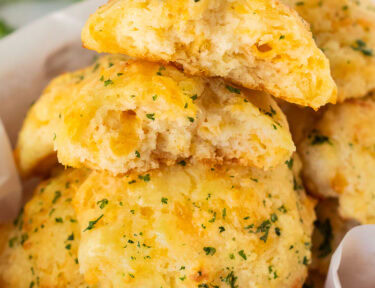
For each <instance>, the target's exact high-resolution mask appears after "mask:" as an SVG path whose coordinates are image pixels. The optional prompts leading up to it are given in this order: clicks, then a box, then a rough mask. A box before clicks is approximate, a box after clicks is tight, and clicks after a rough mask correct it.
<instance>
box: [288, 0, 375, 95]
mask: <svg viewBox="0 0 375 288" xmlns="http://www.w3.org/2000/svg"><path fill="white" fill-rule="evenodd" d="M283 2H285V3H287V4H289V5H290V6H291V7H292V8H295V9H296V10H297V11H298V12H299V13H300V15H301V16H302V17H303V18H304V19H305V20H306V21H307V22H309V23H310V24H311V29H312V32H313V34H314V37H315V40H316V43H317V45H318V46H319V47H320V48H321V49H322V50H323V51H324V53H325V55H326V56H327V57H328V59H329V61H330V64H331V71H332V76H333V79H334V80H335V81H336V84H337V87H338V101H339V102H342V101H344V100H345V99H348V98H358V97H364V96H366V94H367V93H369V92H370V91H373V90H374V89H375V50H374V49H375V5H374V2H373V1H371V0H358V1H353V0H324V1H317V0H304V1H298V0H283ZM301 3H302V4H301Z"/></svg>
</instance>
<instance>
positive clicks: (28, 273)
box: [0, 170, 90, 288]
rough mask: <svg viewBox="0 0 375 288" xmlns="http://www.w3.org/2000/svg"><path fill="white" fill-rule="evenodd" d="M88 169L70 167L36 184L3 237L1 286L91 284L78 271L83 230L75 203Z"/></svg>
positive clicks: (0, 263)
mask: <svg viewBox="0 0 375 288" xmlns="http://www.w3.org/2000/svg"><path fill="white" fill-rule="evenodd" d="M87 174H88V171H86V170H67V171H64V172H61V173H60V174H59V175H57V176H56V177H54V178H51V179H48V180H46V181H45V182H43V183H42V184H40V185H39V186H38V187H37V188H36V190H35V193H34V196H33V197H32V198H31V200H30V201H29V202H28V203H27V204H26V206H25V207H24V209H23V210H22V211H21V213H20V215H19V216H18V218H17V219H16V220H15V221H14V223H13V225H11V226H12V227H11V228H10V229H9V230H10V232H9V233H8V234H9V235H8V236H7V237H2V238H3V239H4V240H5V241H6V246H5V248H4V249H3V250H2V252H1V255H0V283H1V285H2V286H1V287H14V288H18V287H19V288H21V287H56V288H57V287H61V288H62V287H82V288H86V287H90V286H89V285H87V283H85V282H84V279H83V276H82V275H81V274H80V273H79V265H78V259H77V250H78V243H79V239H80V230H79V226H78V223H77V220H76V216H75V213H74V209H73V207H72V205H71V201H72V197H73V196H74V194H75V192H76V190H77V188H78V187H79V186H80V185H81V184H82V182H83V181H84V179H85V178H86V176H87Z"/></svg>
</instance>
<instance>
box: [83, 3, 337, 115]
mask: <svg viewBox="0 0 375 288" xmlns="http://www.w3.org/2000/svg"><path fill="white" fill-rule="evenodd" d="M82 40H83V44H84V46H85V47H87V48H89V49H93V50H96V51H98V52H109V53H121V54H126V55H129V56H132V57H137V58H140V59H147V60H150V61H155V62H165V63H167V62H173V63H176V65H178V66H180V67H182V68H183V69H184V71H185V72H186V73H189V74H193V75H204V76H211V77H212V76H219V77H223V78H225V79H227V80H229V81H231V82H233V83H236V84H238V85H240V86H243V87H247V88H250V89H257V90H258V89H259V90H265V91H267V92H268V93H270V94H271V95H274V96H276V97H280V98H282V99H285V100H287V101H290V102H293V103H298V104H301V105H305V106H311V107H313V108H314V109H317V108H318V107H320V106H322V105H324V104H326V103H327V102H335V100H336V86H335V83H334V81H333V80H332V78H331V75H330V68H329V63H328V60H327V59H326V57H325V56H324V54H323V53H322V52H321V51H320V50H319V49H318V48H317V46H316V44H315V42H314V40H313V38H312V35H311V33H310V31H309V30H308V28H307V26H306V25H305V23H304V22H303V20H302V19H301V18H300V17H299V16H298V15H297V13H296V12H295V11H294V10H292V9H290V8H288V7H287V6H285V5H284V4H281V3H280V2H279V1H275V0H272V1H270V0H267V1H266V0H257V1H246V0H236V1H235V0H224V1H215V0H201V1H192V0H181V1H172V0H167V1H158V0H147V1H136V0H113V1H109V2H108V3H107V4H106V5H104V6H102V7H100V8H99V9H98V10H97V11H96V13H94V14H93V15H92V16H91V17H90V18H89V20H88V22H87V23H86V26H85V28H84V29H83V31H82Z"/></svg>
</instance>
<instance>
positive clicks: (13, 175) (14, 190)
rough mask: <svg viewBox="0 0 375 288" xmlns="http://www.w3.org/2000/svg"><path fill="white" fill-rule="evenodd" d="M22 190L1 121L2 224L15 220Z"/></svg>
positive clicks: (0, 201) (0, 184)
mask: <svg viewBox="0 0 375 288" xmlns="http://www.w3.org/2000/svg"><path fill="white" fill-rule="evenodd" d="M21 198H22V188H21V182H20V180H19V177H18V174H17V169H16V165H15V163H14V160H13V155H12V149H11V146H10V143H9V140H8V136H7V135H6V133H5V129H4V126H3V122H2V121H1V119H0V222H5V221H9V220H11V219H13V218H14V217H15V216H16V215H17V213H18V211H19V209H20V206H21Z"/></svg>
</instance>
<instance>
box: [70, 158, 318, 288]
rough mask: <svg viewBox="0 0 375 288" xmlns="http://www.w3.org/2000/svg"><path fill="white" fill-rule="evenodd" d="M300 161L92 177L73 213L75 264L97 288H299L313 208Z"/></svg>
mask: <svg viewBox="0 0 375 288" xmlns="http://www.w3.org/2000/svg"><path fill="white" fill-rule="evenodd" d="M298 167H300V165H299V163H298V159H294V160H290V161H288V163H287V164H282V165H280V166H278V167H277V168H274V169H272V171H267V172H264V171H263V170H259V169H256V168H248V167H239V166H236V165H225V166H222V167H219V166H210V165H189V164H188V165H186V166H184V167H183V166H181V165H177V166H169V167H165V166H164V167H161V168H160V169H157V170H153V171H151V172H149V173H147V174H140V175H137V174H130V175H128V176H121V177H119V176H117V177H115V176H111V175H109V174H106V173H104V172H97V171H96V172H93V173H92V174H91V175H90V176H89V178H88V179H87V181H86V182H85V183H84V184H83V185H82V186H81V187H80V189H79V190H78V192H77V194H76V197H75V198H74V201H73V204H74V206H75V209H76V212H77V217H78V221H79V223H80V225H81V230H82V233H81V244H80V250H79V262H80V267H81V271H82V272H83V273H84V274H85V279H86V281H87V282H88V283H90V284H98V285H99V286H101V285H103V286H104V287H172V286H174V287H216V286H219V285H220V286H222V285H224V286H225V287H301V286H302V284H303V282H304V280H305V277H306V274H307V265H308V264H309V261H310V241H311V238H310V237H311V233H312V222H313V221H314V216H315V215H314V211H313V206H314V203H313V201H312V200H311V199H310V198H308V197H307V196H306V195H305V194H304V190H303V188H302V186H301V180H300V179H299V178H298V175H297V173H295V174H294V173H293V172H292V171H291V170H297V169H299V168H298Z"/></svg>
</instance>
